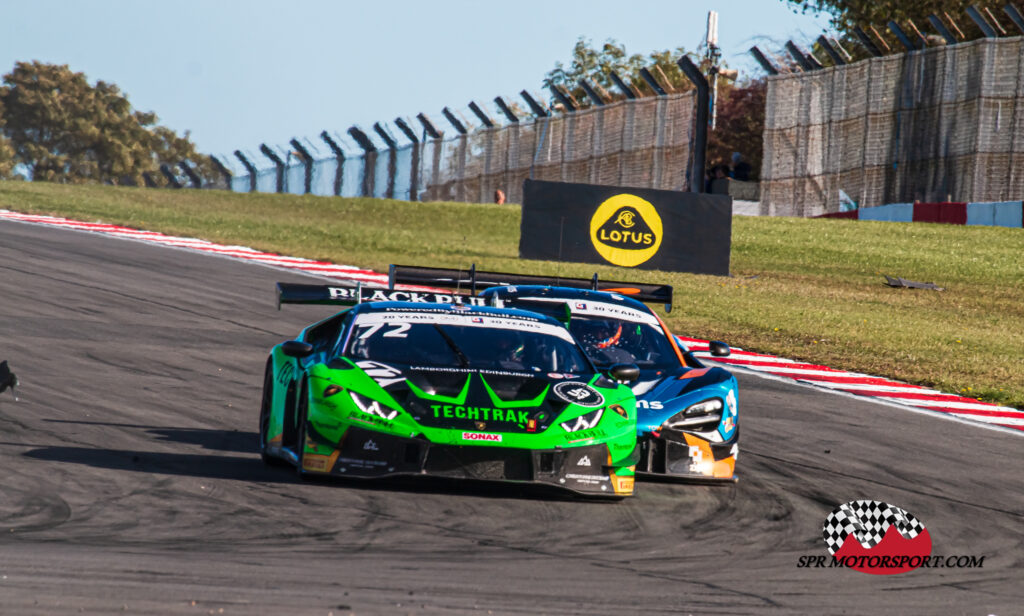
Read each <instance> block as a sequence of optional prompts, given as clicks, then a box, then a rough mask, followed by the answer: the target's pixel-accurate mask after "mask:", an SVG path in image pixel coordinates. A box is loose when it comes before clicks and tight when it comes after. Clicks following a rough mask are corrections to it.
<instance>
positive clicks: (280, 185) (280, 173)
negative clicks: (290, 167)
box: [260, 143, 285, 193]
mask: <svg viewBox="0 0 1024 616" xmlns="http://www.w3.org/2000/svg"><path fill="white" fill-rule="evenodd" d="M260 152H263V155H264V156H266V157H267V158H269V159H270V161H271V162H272V163H274V166H275V167H276V168H277V187H276V191H277V192H279V193H283V192H284V169H285V165H284V161H283V160H281V157H280V156H278V155H277V152H275V151H273V150H271V149H270V148H269V147H267V144H265V143H262V144H260Z"/></svg>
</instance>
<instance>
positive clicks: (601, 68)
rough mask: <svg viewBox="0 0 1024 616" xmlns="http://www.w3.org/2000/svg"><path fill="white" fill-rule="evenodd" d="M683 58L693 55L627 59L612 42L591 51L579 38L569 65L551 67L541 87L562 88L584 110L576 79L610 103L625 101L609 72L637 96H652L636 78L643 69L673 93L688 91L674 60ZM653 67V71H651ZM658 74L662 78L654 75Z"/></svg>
mask: <svg viewBox="0 0 1024 616" xmlns="http://www.w3.org/2000/svg"><path fill="white" fill-rule="evenodd" d="M684 55H689V56H691V57H692V58H694V59H695V60H696V59H697V58H696V56H695V55H694V54H693V53H690V52H688V51H686V49H685V48H683V47H678V48H676V50H675V51H672V50H668V49H666V50H664V51H655V52H652V53H650V54H648V55H647V56H643V55H640V54H632V55H629V54H627V53H626V47H625V46H624V45H620V44H619V43H617V42H615V41H614V40H612V39H609V40H607V41H605V43H604V44H603V45H601V47H600V49H595V48H594V47H593V46H592V43H591V42H590V41H589V40H587V39H585V38H583V37H580V39H579V40H577V41H576V45H575V46H574V47H573V50H572V63H571V64H570V65H569V67H568V68H567V67H565V66H564V65H563V64H562V63H561V62H556V63H555V68H554V69H552V70H551V71H550V72H548V74H547V75H546V76H545V77H544V86H545V87H550V86H553V85H556V86H563V87H565V89H567V90H569V92H570V93H571V94H572V95H573V97H575V98H576V100H577V101H579V103H580V105H581V106H583V107H587V106H589V105H590V100H589V99H588V98H587V96H586V93H585V92H584V91H583V88H582V87H580V85H579V80H580V79H586V80H588V81H589V82H590V83H591V84H596V85H598V86H600V87H601V88H603V89H604V90H606V91H607V93H608V95H609V97H610V98H611V99H612V100H622V99H623V98H625V94H623V93H622V92H621V91H620V90H619V88H618V87H617V86H616V85H615V83H614V82H613V81H612V78H611V74H612V72H615V73H618V75H619V77H622V78H623V79H624V80H626V81H628V82H630V83H631V84H632V85H633V86H634V87H635V88H636V89H637V90H638V94H640V95H642V96H643V95H648V96H649V95H651V94H653V92H652V91H651V89H650V86H648V85H647V82H645V81H644V80H643V79H642V78H641V77H640V69H641V68H644V67H647V68H648V70H650V71H652V72H654V73H655V74H656V75H657V76H658V77H659V78H660V77H661V76H662V75H664V77H665V81H666V82H667V85H668V86H669V87H670V88H672V89H674V90H676V91H680V92H682V91H686V90H692V89H693V84H691V83H690V81H689V80H688V79H687V78H686V76H685V75H683V72H682V71H681V70H679V65H677V64H676V60H678V59H679V58H681V57H682V56H684ZM655 67H657V70H656V69H655ZM658 70H660V72H661V74H662V75H659V74H658V73H657V71H658Z"/></svg>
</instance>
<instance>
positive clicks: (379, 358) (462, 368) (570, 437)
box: [259, 283, 639, 497]
mask: <svg viewBox="0 0 1024 616" xmlns="http://www.w3.org/2000/svg"><path fill="white" fill-rule="evenodd" d="M278 299H279V302H280V303H310V304H341V305H346V306H351V307H350V308H348V309H346V310H344V311H342V312H339V313H338V314H335V315H334V316H331V317H329V318H327V319H325V320H323V321H320V322H319V323H315V324H313V325H310V326H309V327H307V328H306V329H304V330H303V331H302V333H301V334H300V335H299V337H298V338H297V339H296V340H289V341H286V342H283V343H281V344H279V345H277V346H275V347H274V348H273V350H272V351H271V353H270V357H269V358H268V360H267V365H266V375H265V378H264V385H263V399H262V405H261V409H260V421H259V432H260V437H259V438H260V441H259V450H260V453H261V455H262V457H263V459H264V461H265V462H267V463H289V464H291V465H294V466H295V467H296V468H297V469H298V472H299V475H300V476H308V475H313V474H321V475H336V476H344V477H384V476H392V475H435V476H443V477H457V478H467V479H484V480H497V481H512V482H532V483H538V484H547V485H552V486H558V487H561V488H565V489H568V490H572V491H574V492H578V493H582V494H588V495H597V496H613V497H622V496H629V495H632V494H633V478H634V466H635V464H636V462H637V460H638V459H639V454H638V452H637V450H636V398H635V397H634V395H633V393H632V391H631V390H630V388H629V387H628V386H627V385H626V384H625V383H628V382H629V381H630V380H632V379H635V378H636V377H637V375H638V374H639V371H638V369H637V367H636V366H634V365H629V364H622V365H616V366H612V367H610V368H609V369H607V370H606V372H604V373H602V372H599V371H598V370H597V369H596V368H595V367H594V365H593V364H592V363H591V361H590V360H589V359H588V358H587V356H586V354H585V353H584V352H583V351H582V349H581V348H580V347H579V346H578V345H577V343H576V342H575V340H574V339H573V337H572V336H571V335H570V334H569V331H568V330H567V328H566V324H565V323H562V322H559V321H558V320H556V319H554V318H552V317H550V316H544V315H540V314H537V313H533V312H528V311H523V310H510V309H503V308H500V307H495V306H487V305H484V300H482V299H480V298H478V297H470V296H460V295H454V294H435V293H421V292H412V291H400V290H381V289H369V288H363V287H361V286H348V285H344V284H337V285H296V284H285V283H278ZM567 314H568V311H567Z"/></svg>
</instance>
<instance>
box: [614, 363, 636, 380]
mask: <svg viewBox="0 0 1024 616" xmlns="http://www.w3.org/2000/svg"><path fill="white" fill-rule="evenodd" d="M608 376H610V377H611V378H612V379H613V380H616V381H618V382H620V383H632V382H633V381H635V380H637V379H638V378H640V368H639V367H638V366H637V365H636V364H612V367H611V368H609V369H608Z"/></svg>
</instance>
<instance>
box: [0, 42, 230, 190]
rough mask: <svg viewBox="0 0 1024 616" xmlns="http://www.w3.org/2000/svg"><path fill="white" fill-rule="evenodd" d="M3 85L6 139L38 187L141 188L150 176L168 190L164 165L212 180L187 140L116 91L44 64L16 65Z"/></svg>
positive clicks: (205, 163)
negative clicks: (183, 166) (191, 168)
mask: <svg viewBox="0 0 1024 616" xmlns="http://www.w3.org/2000/svg"><path fill="white" fill-rule="evenodd" d="M3 83H4V85H3V87H0V110H2V114H3V120H4V124H3V126H2V127H0V131H2V134H3V136H4V137H6V138H7V139H8V140H9V143H10V145H11V147H12V148H13V150H14V157H13V158H14V162H15V163H16V164H19V165H24V166H25V167H26V168H27V169H28V171H29V173H30V175H31V178H32V180H34V181H50V182H68V183H82V182H105V183H110V184H131V185H139V184H141V183H142V174H143V173H145V172H150V173H151V174H152V177H153V178H154V179H155V180H156V181H157V182H158V183H160V184H163V183H164V182H165V180H164V178H163V176H162V175H161V174H160V173H158V170H159V168H160V165H161V164H164V163H166V164H168V165H177V164H178V162H179V161H181V160H189V161H191V162H192V163H193V164H195V165H197V166H199V167H200V169H201V170H202V172H204V173H206V174H210V173H211V172H212V170H211V169H210V164H211V163H210V162H209V159H208V158H207V157H205V156H201V155H199V154H198V153H197V152H196V151H195V147H194V145H193V144H192V143H191V142H190V141H189V139H188V134H187V133H186V135H185V137H178V136H177V135H176V134H175V133H174V131H171V130H170V129H168V128H165V127H162V126H158V125H157V124H156V122H157V116H156V115H155V114H153V113H149V112H140V111H135V110H133V109H132V106H131V103H129V101H128V99H127V97H126V96H124V95H123V94H122V93H121V91H120V89H119V88H118V87H117V86H116V85H114V84H112V83H107V82H104V81H97V82H96V85H95V86H93V85H90V84H89V82H88V81H87V80H86V77H85V75H84V74H83V73H75V72H72V71H71V69H69V68H68V66H67V65H55V64H45V63H42V62H38V61H34V62H18V63H16V64H15V66H14V70H13V71H11V72H10V73H8V74H7V75H4V82H3ZM2 160H3V153H2V149H0V165H2Z"/></svg>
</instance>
